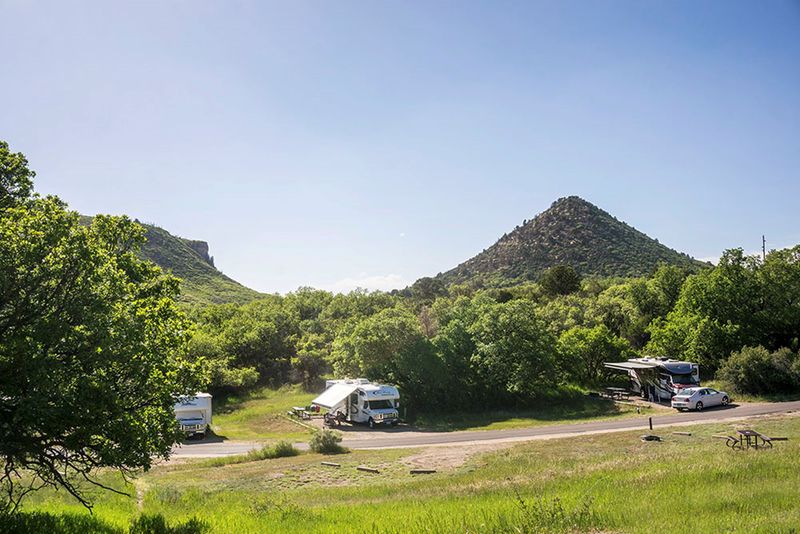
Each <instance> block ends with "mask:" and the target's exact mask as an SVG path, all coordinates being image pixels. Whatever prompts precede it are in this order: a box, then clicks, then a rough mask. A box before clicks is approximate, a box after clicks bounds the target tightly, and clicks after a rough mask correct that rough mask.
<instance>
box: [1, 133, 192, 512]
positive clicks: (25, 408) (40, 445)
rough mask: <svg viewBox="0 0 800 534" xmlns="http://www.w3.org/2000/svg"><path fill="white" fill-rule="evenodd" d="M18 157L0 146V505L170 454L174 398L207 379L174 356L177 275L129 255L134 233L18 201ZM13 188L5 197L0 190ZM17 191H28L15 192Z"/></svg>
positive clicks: (179, 329) (21, 184) (181, 327)
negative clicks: (87, 223) (0, 196)
mask: <svg viewBox="0 0 800 534" xmlns="http://www.w3.org/2000/svg"><path fill="white" fill-rule="evenodd" d="M24 167H25V162H24V158H21V157H20V156H19V155H14V154H10V153H9V152H8V151H7V145H5V144H3V145H2V151H0V176H2V178H1V179H0V180H1V181H2V184H3V185H2V187H3V199H2V201H0V205H2V207H0V486H2V490H3V492H2V493H3V496H2V497H0V507H2V508H5V509H13V508H15V507H16V506H17V505H18V503H19V502H20V500H21V499H22V498H23V497H24V495H25V494H27V493H28V492H30V491H32V490H35V489H37V488H40V487H43V486H51V487H63V488H65V489H66V490H67V491H68V492H69V493H70V494H72V495H73V496H74V497H76V498H77V499H78V500H79V501H80V502H82V503H83V504H84V505H87V506H90V503H89V501H88V499H87V497H86V496H85V494H84V493H83V492H82V490H81V489H80V488H81V486H79V485H78V484H77V483H76V480H81V481H82V482H85V481H88V482H90V483H93V484H95V485H97V486H101V487H102V484H101V483H99V482H98V481H97V480H96V479H95V477H94V473H95V471H96V470H97V469H100V468H113V469H117V470H119V471H122V472H123V473H131V472H132V471H133V470H137V469H148V468H149V467H150V466H151V465H152V462H153V460H154V459H156V458H166V457H168V456H169V453H170V450H171V447H172V445H173V443H175V441H176V440H177V439H178V430H177V425H176V421H175V415H174V412H173V404H174V402H175V401H176V399H177V398H178V396H180V395H186V394H190V393H192V392H194V391H196V388H198V386H199V385H200V384H201V383H202V382H204V381H205V376H204V374H203V373H202V372H201V369H200V368H199V367H198V365H193V364H190V363H189V362H187V360H186V359H185V358H184V353H185V348H186V343H187V337H188V330H189V324H188V322H187V320H186V318H185V317H184V316H183V314H182V313H181V312H180V311H179V309H178V308H177V306H176V304H175V297H176V296H177V295H178V281H177V280H176V279H175V278H172V277H170V276H166V275H164V274H163V273H162V272H161V271H160V269H159V268H158V267H156V266H154V265H153V264H150V263H146V262H143V261H140V260H139V259H137V257H136V255H135V251H136V250H137V247H139V246H140V244H141V243H142V236H143V231H142V228H141V227H140V226H139V225H137V224H135V223H133V222H132V221H130V220H129V219H127V218H124V217H105V216H98V217H95V218H94V220H93V221H92V224H91V225H90V226H82V225H80V224H79V217H78V214H77V213H75V212H70V211H68V210H67V209H66V206H65V204H64V203H63V202H61V201H60V200H58V199H57V198H53V197H47V198H40V197H37V196H30V195H29V192H30V184H29V180H30V177H31V176H32V175H33V173H31V172H29V171H27V170H26V169H25V168H24ZM9 191H11V193H9ZM26 191H27V192H28V193H27V194H28V196H26Z"/></svg>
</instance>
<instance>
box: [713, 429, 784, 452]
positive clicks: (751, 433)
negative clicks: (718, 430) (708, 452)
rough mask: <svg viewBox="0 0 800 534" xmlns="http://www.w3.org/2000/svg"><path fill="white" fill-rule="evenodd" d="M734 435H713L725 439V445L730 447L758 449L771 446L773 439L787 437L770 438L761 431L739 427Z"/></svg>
mask: <svg viewBox="0 0 800 534" xmlns="http://www.w3.org/2000/svg"><path fill="white" fill-rule="evenodd" d="M736 434H737V435H736V436H731V435H722V436H713V437H715V438H720V439H724V440H725V445H727V446H728V447H730V448H731V449H738V450H741V449H749V448H753V449H758V448H759V447H760V448H764V447H769V448H770V449H771V448H772V442H773V441H787V440H788V438H772V437H770V436H767V435H765V434H762V433H761V432H758V431H756V430H751V429H741V430H737V431H736Z"/></svg>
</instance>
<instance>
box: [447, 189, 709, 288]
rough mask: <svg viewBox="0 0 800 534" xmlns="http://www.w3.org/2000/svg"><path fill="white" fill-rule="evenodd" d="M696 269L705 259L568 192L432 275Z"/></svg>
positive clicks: (520, 276)
mask: <svg viewBox="0 0 800 534" xmlns="http://www.w3.org/2000/svg"><path fill="white" fill-rule="evenodd" d="M661 264H666V265H675V266H678V267H681V268H687V269H691V270H697V269H698V268H701V267H702V266H704V265H705V264H703V263H701V262H699V261H697V260H694V259H693V258H691V257H690V256H688V255H686V254H682V253H680V252H677V251H675V250H673V249H671V248H669V247H666V246H664V245H662V244H661V243H659V242H658V241H657V240H655V239H652V238H650V237H648V236H647V235H645V234H644V233H642V232H640V231H638V230H636V229H635V228H633V227H632V226H630V225H628V224H626V223H624V222H622V221H619V220H617V219H616V218H615V217H613V216H612V215H610V214H609V213H607V212H605V211H603V210H602V209H600V208H598V207H597V206H595V205H593V204H592V203H590V202H587V201H585V200H583V199H581V198H579V197H576V196H570V197H565V198H561V199H559V200H557V201H555V202H554V203H553V204H552V205H551V206H550V208H549V209H548V210H546V211H544V212H542V213H540V214H539V215H537V216H536V217H534V218H533V219H532V220H530V221H524V222H523V224H522V226H518V227H516V228H515V229H514V230H513V231H512V232H511V233H509V234H506V235H504V236H503V237H501V238H500V239H499V240H498V241H497V242H496V243H495V244H494V245H492V246H491V247H489V248H488V249H486V250H484V251H483V252H481V253H480V254H478V255H477V256H475V257H473V258H471V259H469V260H467V261H465V262H464V263H462V264H461V265H459V266H458V267H456V268H454V269H451V270H450V271H447V272H445V273H443V274H440V275H439V276H438V278H439V279H441V280H442V281H443V282H444V283H445V284H446V285H449V284H453V283H463V282H467V281H480V282H483V283H485V284H487V285H494V286H503V285H513V284H514V283H518V282H521V281H525V280H538V279H539V278H540V277H541V275H542V274H543V273H544V272H545V271H546V270H547V269H549V268H550V267H554V266H556V265H569V266H571V267H573V268H574V269H575V270H576V271H577V272H578V273H580V274H581V275H583V276H587V275H597V276H603V277H607V276H624V277H629V276H645V275H648V274H651V273H652V272H653V271H655V269H656V268H657V267H658V265H661Z"/></svg>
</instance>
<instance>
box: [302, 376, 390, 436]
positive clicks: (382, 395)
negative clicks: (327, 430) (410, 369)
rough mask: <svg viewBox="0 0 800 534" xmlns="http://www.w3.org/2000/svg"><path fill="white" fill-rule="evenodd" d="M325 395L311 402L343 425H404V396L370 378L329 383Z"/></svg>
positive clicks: (329, 381) (327, 382) (330, 381)
mask: <svg viewBox="0 0 800 534" xmlns="http://www.w3.org/2000/svg"><path fill="white" fill-rule="evenodd" d="M325 385H326V389H325V391H323V392H322V394H321V395H320V396H319V397H317V398H316V399H314V400H313V401H311V404H312V406H319V407H320V408H323V409H325V410H327V411H328V414H330V416H332V417H334V418H336V419H337V420H339V421H347V422H350V423H366V424H367V425H369V427H370V428H374V427H375V425H381V424H384V425H385V424H389V425H392V426H394V425H396V424H397V423H398V422H399V421H400V416H399V413H398V411H397V410H398V408H399V407H400V392H399V391H397V388H396V387H394V386H387V385H385V384H373V383H372V382H370V381H369V380H367V379H366V378H356V379H353V380H328V381H326V383H325Z"/></svg>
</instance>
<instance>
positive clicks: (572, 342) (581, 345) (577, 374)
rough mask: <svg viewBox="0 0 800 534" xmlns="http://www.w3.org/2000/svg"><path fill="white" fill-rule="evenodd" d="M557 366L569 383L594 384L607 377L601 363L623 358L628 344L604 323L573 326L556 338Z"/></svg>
mask: <svg viewBox="0 0 800 534" xmlns="http://www.w3.org/2000/svg"><path fill="white" fill-rule="evenodd" d="M558 349H559V353H560V355H561V357H560V359H559V365H560V366H561V367H562V369H563V370H564V372H565V374H566V376H567V378H568V380H569V382H570V383H573V384H580V385H585V386H596V385H598V384H600V383H601V382H602V381H603V379H604V378H605V377H606V376H607V374H608V373H607V371H606V369H605V367H604V366H603V363H604V362H619V361H625V360H626V359H628V357H629V356H630V355H631V352H632V351H631V347H630V344H629V343H628V342H627V341H626V340H625V339H622V338H619V337H617V336H615V335H614V334H613V333H611V331H610V330H609V329H608V327H607V326H605V325H598V326H595V327H594V328H586V327H583V326H576V327H574V328H571V329H569V330H567V331H566V332H564V333H563V334H561V337H560V338H559V340H558Z"/></svg>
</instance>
